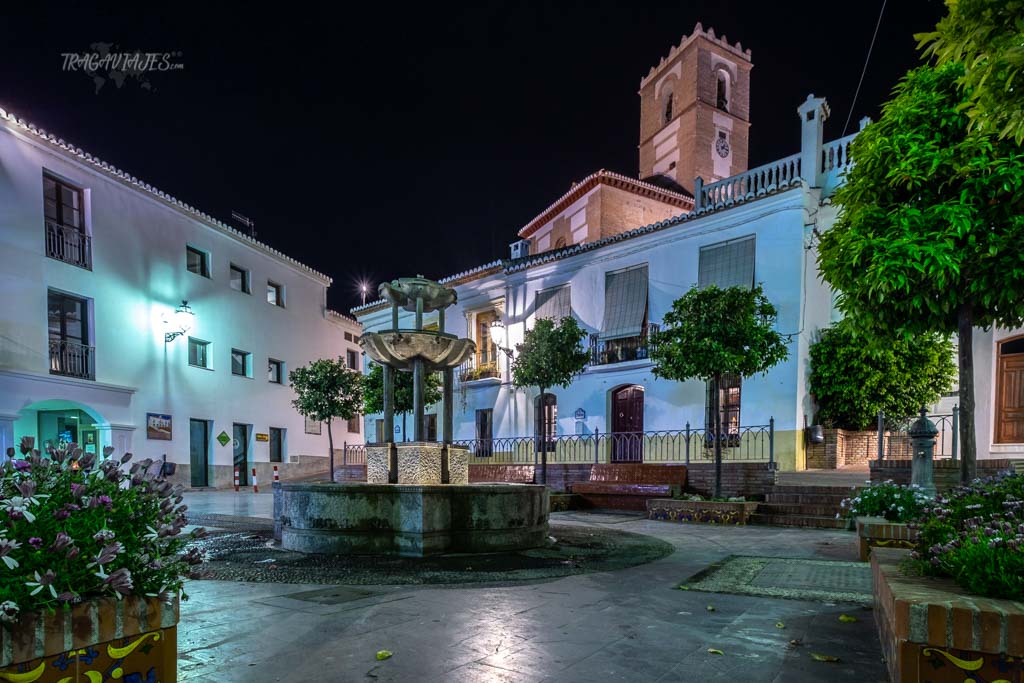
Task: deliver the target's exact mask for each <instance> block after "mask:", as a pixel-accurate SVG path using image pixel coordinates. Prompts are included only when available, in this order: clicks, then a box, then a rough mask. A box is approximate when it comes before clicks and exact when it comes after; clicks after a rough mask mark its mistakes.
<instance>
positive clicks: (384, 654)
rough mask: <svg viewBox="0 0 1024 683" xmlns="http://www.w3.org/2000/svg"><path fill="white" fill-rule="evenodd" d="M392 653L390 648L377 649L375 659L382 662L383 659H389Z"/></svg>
mask: <svg viewBox="0 0 1024 683" xmlns="http://www.w3.org/2000/svg"><path fill="white" fill-rule="evenodd" d="M392 654H394V653H393V652H391V650H377V661H378V662H383V661H384V660H385V659H390V658H391V655H392Z"/></svg>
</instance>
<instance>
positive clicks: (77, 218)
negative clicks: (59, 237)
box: [43, 176, 85, 232]
mask: <svg viewBox="0 0 1024 683" xmlns="http://www.w3.org/2000/svg"><path fill="white" fill-rule="evenodd" d="M82 203H83V202H82V191H81V190H80V189H78V188H77V187H73V186H71V185H68V184H67V183H65V182H64V181H63V180H57V179H56V178H52V177H50V176H43V207H44V211H45V214H46V220H48V221H52V222H54V223H56V224H57V225H60V226H63V227H67V228H74V229H75V230H78V231H81V232H85V221H84V220H83V216H82Z"/></svg>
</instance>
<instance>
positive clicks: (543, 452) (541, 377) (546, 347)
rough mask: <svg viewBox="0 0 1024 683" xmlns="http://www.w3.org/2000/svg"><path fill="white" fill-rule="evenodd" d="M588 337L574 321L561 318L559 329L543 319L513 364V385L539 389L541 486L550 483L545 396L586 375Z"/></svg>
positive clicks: (527, 338) (551, 321)
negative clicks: (575, 378) (584, 372)
mask: <svg viewBox="0 0 1024 683" xmlns="http://www.w3.org/2000/svg"><path fill="white" fill-rule="evenodd" d="M585 336H586V333H585V332H584V331H583V330H582V329H580V326H579V324H578V323H577V322H576V319H575V318H570V317H566V318H562V321H561V322H559V323H558V324H557V325H556V324H555V322H554V321H553V320H550V319H548V318H541V319H539V320H537V321H536V322H535V323H534V324H533V327H532V328H531V329H529V330H527V331H526V335H525V337H524V338H523V343H522V344H519V345H517V346H516V350H517V352H518V353H517V355H516V357H515V360H513V361H512V384H513V385H515V386H517V387H537V388H538V389H540V406H541V420H540V428H541V431H542V432H544V433H542V434H541V435H540V457H541V465H540V466H541V470H540V471H541V476H540V478H541V483H542V484H547V482H548V434H547V433H546V432H547V420H546V419H544V402H545V398H546V397H545V393H546V392H547V390H548V389H550V388H552V387H556V386H558V387H567V386H569V385H570V384H571V383H572V380H573V378H574V377H576V376H577V375H579V374H580V373H581V372H583V368H585V367H586V366H587V362H588V361H589V360H590V355H589V354H588V353H587V352H586V351H584V350H583V345H582V344H583V338H584V337H585Z"/></svg>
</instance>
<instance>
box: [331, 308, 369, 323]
mask: <svg viewBox="0 0 1024 683" xmlns="http://www.w3.org/2000/svg"><path fill="white" fill-rule="evenodd" d="M327 317H328V318H337V319H338V320H341V321H342V322H346V323H349V324H352V325H362V323H360V322H359V321H358V320H356V319H355V318H353V317H352V316H350V315H345V314H344V313H339V312H338V311H333V310H331V309H330V308H328V309H327Z"/></svg>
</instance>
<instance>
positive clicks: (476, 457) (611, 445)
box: [453, 418, 775, 465]
mask: <svg viewBox="0 0 1024 683" xmlns="http://www.w3.org/2000/svg"><path fill="white" fill-rule="evenodd" d="M721 440H722V459H723V460H724V461H730V462H732V461H737V462H767V463H774V462H775V420H774V418H773V419H771V420H770V421H769V423H768V424H766V425H752V426H746V427H739V428H735V429H732V430H729V431H724V430H723V432H722V436H721ZM453 444H454V445H456V446H464V447H466V448H468V449H469V451H470V455H471V457H472V462H474V463H476V464H482V463H487V464H495V465H513V464H514V465H534V464H538V463H540V461H541V452H542V451H546V452H547V461H548V462H549V463H555V464H559V463H631V462H634V463H639V462H647V463H686V464H690V463H691V462H712V461H713V460H714V448H715V436H714V430H708V429H693V428H691V427H690V425H689V424H687V425H686V427H685V428H684V429H679V430H660V431H647V432H612V433H601V432H600V431H598V430H595V431H594V433H593V434H567V435H561V436H556V437H550V438H548V439H547V444H546V447H543V446H544V444H543V443H542V439H541V438H540V437H537V436H513V437H501V438H493V439H459V440H455V441H454V442H453Z"/></svg>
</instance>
